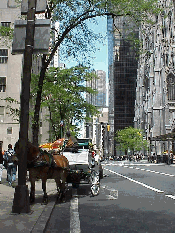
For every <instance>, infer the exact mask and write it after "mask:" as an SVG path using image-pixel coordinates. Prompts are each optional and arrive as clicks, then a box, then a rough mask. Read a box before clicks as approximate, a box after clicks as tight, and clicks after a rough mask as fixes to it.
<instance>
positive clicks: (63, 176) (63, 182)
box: [60, 170, 67, 199]
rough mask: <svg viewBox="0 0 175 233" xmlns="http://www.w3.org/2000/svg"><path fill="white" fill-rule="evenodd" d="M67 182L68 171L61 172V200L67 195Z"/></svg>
mask: <svg viewBox="0 0 175 233" xmlns="http://www.w3.org/2000/svg"><path fill="white" fill-rule="evenodd" d="M66 181H67V171H66V170H63V171H62V172H61V179H60V194H61V199H63V198H64V197H65V194H66Z"/></svg>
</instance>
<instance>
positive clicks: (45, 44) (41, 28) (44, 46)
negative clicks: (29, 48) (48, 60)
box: [12, 19, 50, 54]
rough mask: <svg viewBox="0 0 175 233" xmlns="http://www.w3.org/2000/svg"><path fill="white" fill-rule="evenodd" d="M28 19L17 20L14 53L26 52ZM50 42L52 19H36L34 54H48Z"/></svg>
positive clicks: (13, 45) (13, 44)
mask: <svg viewBox="0 0 175 233" xmlns="http://www.w3.org/2000/svg"><path fill="white" fill-rule="evenodd" d="M26 25H27V20H16V21H15V28H14V36H13V43H12V54H19V53H24V49H25V38H26ZM49 42H50V19H37V20H36V21H35V36H34V50H33V53H34V54H37V53H38V54H48V50H49Z"/></svg>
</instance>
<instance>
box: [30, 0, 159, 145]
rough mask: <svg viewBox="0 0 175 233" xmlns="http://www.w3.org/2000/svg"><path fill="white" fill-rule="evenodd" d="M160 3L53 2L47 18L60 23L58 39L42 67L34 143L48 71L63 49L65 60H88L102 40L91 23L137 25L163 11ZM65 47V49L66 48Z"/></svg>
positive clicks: (135, 0)
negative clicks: (119, 19)
mask: <svg viewBox="0 0 175 233" xmlns="http://www.w3.org/2000/svg"><path fill="white" fill-rule="evenodd" d="M158 2H159V1H157V0H130V1H128V0H120V1H118V0H110V1H107V0H102V1H97V0H93V1H91V0H88V1H82V0H50V3H49V5H48V8H47V17H48V18H52V21H53V22H56V21H58V22H59V23H60V28H59V31H56V30H55V31H56V33H57V37H56V39H55V40H54V41H53V43H52V46H51V49H50V53H49V54H48V55H43V56H42V67H41V72H40V77H39V80H38V91H37V95H36V103H35V110H34V123H33V126H32V128H33V143H34V144H36V145H37V144H38V132H39V112H40V107H41V98H42V88H43V82H44V78H45V74H46V71H47V69H48V66H49V64H50V62H51V61H52V59H53V56H54V54H55V53H56V51H57V49H58V47H59V46H61V45H64V49H62V52H63V54H64V55H65V58H66V59H67V58H68V57H70V58H77V60H79V59H80V55H81V58H82V59H84V60H85V59H87V57H88V55H89V54H91V53H92V51H93V50H94V48H95V45H96V40H97V39H100V40H101V37H100V36H99V35H97V34H95V33H94V32H92V30H90V29H89V27H88V22H89V21H93V22H94V23H96V20H95V19H96V18H97V17H100V16H112V17H116V16H128V17H130V18H131V19H132V20H134V21H135V22H136V23H137V25H139V24H140V23H141V22H142V21H145V20H148V19H150V14H157V13H158V12H159V8H158ZM62 48H63V47H62Z"/></svg>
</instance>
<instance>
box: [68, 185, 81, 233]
mask: <svg viewBox="0 0 175 233" xmlns="http://www.w3.org/2000/svg"><path fill="white" fill-rule="evenodd" d="M72 196H73V198H72V199H71V201H70V202H71V203H70V204H71V205H70V233H80V232H81V230H80V218H79V212H78V197H77V189H72Z"/></svg>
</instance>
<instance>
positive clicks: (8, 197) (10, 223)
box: [0, 169, 57, 233]
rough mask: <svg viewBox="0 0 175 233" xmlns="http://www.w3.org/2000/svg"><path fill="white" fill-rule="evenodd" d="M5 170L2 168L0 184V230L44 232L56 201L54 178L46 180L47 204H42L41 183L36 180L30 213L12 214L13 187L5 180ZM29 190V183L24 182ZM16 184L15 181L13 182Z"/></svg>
mask: <svg viewBox="0 0 175 233" xmlns="http://www.w3.org/2000/svg"><path fill="white" fill-rule="evenodd" d="M6 178H7V171H6V169H4V170H3V174H2V184H0V232H3V233H4V232H8V233H17V232H25V233H29V232H32V233H36V232H44V229H45V226H46V224H47V221H48V220H49V217H50V215H51V213H52V210H53V208H54V205H55V201H56V197H57V196H56V194H57V190H56V184H55V181H54V180H48V181H47V186H46V187H47V194H48V196H49V202H48V204H47V205H42V204H41V203H42V197H43V191H42V184H41V181H37V182H36V184H35V204H33V205H30V208H31V212H30V213H24V214H23V213H22V214H14V213H12V206H13V198H14V192H15V188H12V187H9V185H8V182H7V181H6ZM26 184H27V185H28V188H29V190H30V183H29V182H27V183H26ZM15 185H17V182H16V183H15Z"/></svg>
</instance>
